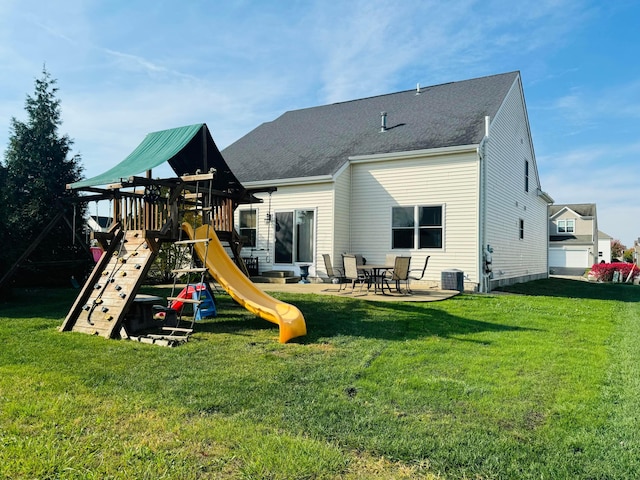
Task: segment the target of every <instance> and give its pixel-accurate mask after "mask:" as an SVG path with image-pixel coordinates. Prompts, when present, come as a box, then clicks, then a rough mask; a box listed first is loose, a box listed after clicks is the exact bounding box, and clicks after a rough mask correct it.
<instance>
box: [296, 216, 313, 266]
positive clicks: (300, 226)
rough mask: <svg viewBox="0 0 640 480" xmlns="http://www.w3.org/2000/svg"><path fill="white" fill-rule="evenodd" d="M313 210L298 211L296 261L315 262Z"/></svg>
mask: <svg viewBox="0 0 640 480" xmlns="http://www.w3.org/2000/svg"><path fill="white" fill-rule="evenodd" d="M313 218H314V212H313V210H306V211H300V210H298V211H296V261H297V262H313V226H314V221H313Z"/></svg>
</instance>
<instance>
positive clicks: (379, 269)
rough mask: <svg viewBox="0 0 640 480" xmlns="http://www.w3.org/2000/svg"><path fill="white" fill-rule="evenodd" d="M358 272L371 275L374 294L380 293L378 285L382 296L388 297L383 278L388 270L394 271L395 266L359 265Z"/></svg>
mask: <svg viewBox="0 0 640 480" xmlns="http://www.w3.org/2000/svg"><path fill="white" fill-rule="evenodd" d="M358 270H362V271H365V272H368V273H369V276H370V278H371V281H372V282H373V292H374V293H376V294H377V293H378V285H380V291H381V292H382V295H386V294H385V293H384V283H383V278H384V275H385V273H386V272H387V270H393V265H385V264H375V263H374V264H367V265H358Z"/></svg>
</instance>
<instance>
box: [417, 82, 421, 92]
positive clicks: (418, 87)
mask: <svg viewBox="0 0 640 480" xmlns="http://www.w3.org/2000/svg"><path fill="white" fill-rule="evenodd" d="M420 93H421V92H420V84H419V83H418V84H417V85H416V95H420Z"/></svg>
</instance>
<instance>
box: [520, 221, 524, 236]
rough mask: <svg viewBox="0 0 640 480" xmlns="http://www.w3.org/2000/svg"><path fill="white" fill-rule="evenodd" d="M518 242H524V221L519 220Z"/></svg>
mask: <svg viewBox="0 0 640 480" xmlns="http://www.w3.org/2000/svg"><path fill="white" fill-rule="evenodd" d="M520 240H524V220H523V219H520Z"/></svg>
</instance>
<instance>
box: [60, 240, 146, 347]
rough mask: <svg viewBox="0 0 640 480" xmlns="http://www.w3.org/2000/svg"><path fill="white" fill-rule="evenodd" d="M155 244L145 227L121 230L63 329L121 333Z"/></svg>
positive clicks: (108, 335)
mask: <svg viewBox="0 0 640 480" xmlns="http://www.w3.org/2000/svg"><path fill="white" fill-rule="evenodd" d="M152 246H153V244H152V243H151V242H150V241H148V240H147V239H145V237H144V232H143V231H140V230H130V231H127V232H125V233H122V232H121V233H120V235H119V238H118V237H116V239H114V241H113V242H112V244H111V245H110V247H109V249H108V250H107V251H106V252H105V254H104V255H103V257H102V259H101V260H100V261H99V262H98V263H97V264H96V266H95V268H94V269H93V272H92V273H91V275H90V276H89V279H88V280H87V282H86V284H85V285H84V287H83V289H82V291H81V293H80V295H79V296H78V298H77V299H76V302H75V304H74V305H73V307H72V308H71V311H70V312H69V314H68V315H67V318H66V319H65V321H64V323H63V324H62V327H61V330H63V331H65V330H72V331H74V332H83V333H88V334H90V335H100V336H102V337H106V338H118V337H120V335H121V330H120V329H121V328H122V320H123V319H124V316H125V314H126V313H127V311H128V310H129V307H130V306H131V303H132V302H133V300H134V298H135V295H136V293H137V291H138V289H139V287H140V285H141V284H142V281H143V280H144V278H145V277H146V275H147V272H148V271H149V268H150V267H151V264H152V263H153V260H154V258H155V256H156V249H155V248H152ZM123 333H125V332H123Z"/></svg>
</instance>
